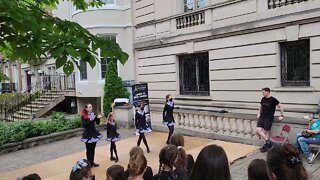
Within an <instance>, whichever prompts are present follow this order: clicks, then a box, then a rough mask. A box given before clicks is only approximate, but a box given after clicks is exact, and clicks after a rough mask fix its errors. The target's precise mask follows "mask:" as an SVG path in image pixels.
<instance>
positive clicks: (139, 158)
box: [128, 154, 147, 180]
mask: <svg viewBox="0 0 320 180" xmlns="http://www.w3.org/2000/svg"><path fill="white" fill-rule="evenodd" d="M128 169H129V178H128V179H129V180H141V179H143V175H144V173H145V171H146V169H147V159H146V157H144V155H141V154H138V155H133V156H132V157H131V158H130V161H129V166H128Z"/></svg>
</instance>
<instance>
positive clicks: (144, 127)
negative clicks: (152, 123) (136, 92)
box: [135, 102, 151, 153]
mask: <svg viewBox="0 0 320 180" xmlns="http://www.w3.org/2000/svg"><path fill="white" fill-rule="evenodd" d="M135 125H136V132H138V133H139V139H138V142H137V146H140V144H141V140H143V143H144V145H145V146H146V147H147V153H149V152H150V149H149V146H148V142H147V139H146V136H145V133H148V132H151V128H150V127H148V124H147V122H146V115H145V112H144V103H143V102H141V103H140V105H139V109H138V110H137V112H136V115H135Z"/></svg>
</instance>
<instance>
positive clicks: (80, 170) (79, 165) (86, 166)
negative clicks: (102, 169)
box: [70, 159, 91, 180]
mask: <svg viewBox="0 0 320 180" xmlns="http://www.w3.org/2000/svg"><path fill="white" fill-rule="evenodd" d="M90 172H91V164H90V162H89V161H88V160H86V159H80V160H79V161H77V162H76V163H75V164H74V165H73V166H72V170H71V172H70V180H82V178H83V177H85V176H87V174H88V173H90Z"/></svg>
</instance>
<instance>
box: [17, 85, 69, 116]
mask: <svg viewBox="0 0 320 180" xmlns="http://www.w3.org/2000/svg"><path fill="white" fill-rule="evenodd" d="M64 99H65V92H64V91H49V92H46V93H44V94H43V95H41V96H40V97H39V98H36V99H35V100H34V101H32V102H31V103H28V104H27V105H25V106H23V107H22V108H21V109H20V110H19V111H17V112H16V113H14V114H13V120H14V121H16V120H27V119H34V118H39V117H42V116H43V115H44V114H46V113H47V112H48V111H49V110H51V109H52V108H54V107H55V106H56V105H58V104H59V103H60V102H62V101H63V100H64Z"/></svg>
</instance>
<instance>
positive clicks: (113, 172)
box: [106, 165, 128, 180]
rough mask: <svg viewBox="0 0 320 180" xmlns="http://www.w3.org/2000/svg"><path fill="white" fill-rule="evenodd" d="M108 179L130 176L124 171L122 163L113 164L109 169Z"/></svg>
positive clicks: (113, 179)
mask: <svg viewBox="0 0 320 180" xmlns="http://www.w3.org/2000/svg"><path fill="white" fill-rule="evenodd" d="M106 176H107V180H127V179H128V177H127V176H126V174H125V173H124V168H123V167H122V166H120V165H113V166H110V167H109V168H108V169H107V172H106Z"/></svg>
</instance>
